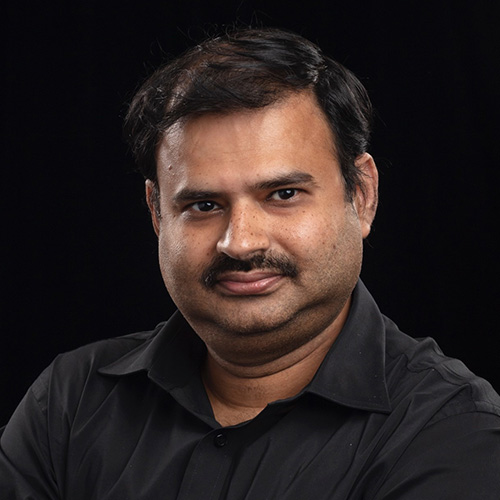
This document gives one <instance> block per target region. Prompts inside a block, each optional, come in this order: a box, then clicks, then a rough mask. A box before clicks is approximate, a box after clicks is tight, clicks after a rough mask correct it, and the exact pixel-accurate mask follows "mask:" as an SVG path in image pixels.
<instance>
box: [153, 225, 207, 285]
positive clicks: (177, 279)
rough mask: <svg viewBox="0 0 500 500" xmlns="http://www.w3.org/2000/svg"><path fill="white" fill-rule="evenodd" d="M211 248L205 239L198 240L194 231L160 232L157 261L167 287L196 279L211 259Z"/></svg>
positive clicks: (173, 229) (172, 230)
mask: <svg viewBox="0 0 500 500" xmlns="http://www.w3.org/2000/svg"><path fill="white" fill-rule="evenodd" d="M212 246H213V245H211V242H210V241H209V239H208V238H207V237H203V238H200V237H199V235H198V234H197V233H196V232H195V231H190V232H187V231H185V232H181V234H179V232H178V231H175V228H172V229H171V230H163V231H161V233H160V237H159V260H160V268H161V272H162V275H163V278H164V280H165V283H166V284H167V286H168V285H172V284H174V283H176V284H182V283H183V282H185V281H187V280H192V279H193V277H194V278H196V279H197V277H199V276H200V273H201V272H202V271H203V270H204V269H205V266H206V265H207V263H208V262H210V260H211V259H212V258H213V257H212V255H213V254H212V251H211V247H212Z"/></svg>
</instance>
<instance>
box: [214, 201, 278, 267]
mask: <svg viewBox="0 0 500 500" xmlns="http://www.w3.org/2000/svg"><path fill="white" fill-rule="evenodd" d="M267 225H268V223H267V221H266V216H265V214H264V213H263V212H262V210H261V209H259V207H251V206H249V205H247V204H246V205H245V206H240V207H233V208H232V209H231V211H230V214H229V217H228V222H227V225H226V226H225V228H224V232H223V233H222V235H221V237H220V239H219V241H218V242H217V251H218V252H220V253H224V254H226V255H227V256H228V257H232V258H233V259H238V260H246V259H248V258H250V257H252V256H253V255H255V254H259V253H263V252H265V251H266V250H268V249H269V246H270V237H269V229H268V227H267Z"/></svg>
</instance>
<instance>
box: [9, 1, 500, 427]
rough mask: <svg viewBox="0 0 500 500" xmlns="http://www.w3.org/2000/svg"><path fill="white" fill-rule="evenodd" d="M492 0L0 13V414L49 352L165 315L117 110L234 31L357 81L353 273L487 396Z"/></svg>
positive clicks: (493, 150)
mask: <svg viewBox="0 0 500 500" xmlns="http://www.w3.org/2000/svg"><path fill="white" fill-rule="evenodd" d="M487 4H488V6H486V5H487ZM495 4H497V2H485V3H484V4H482V3H481V2H477V1H474V2H473V1H469V2H459V1H456V0H449V1H444V0H437V1H434V2H421V1H419V2H417V1H409V0H408V1H404V0H400V1H397V2H392V3H391V2H385V1H378V2H377V1H372V2H369V1H365V2H362V1H356V0H350V1H342V2H339V1H335V0H330V1H328V2H327V1H314V0H309V1H307V2H303V3H297V4H295V3H293V2H290V1H288V2H284V1H283V2H264V1H253V2H252V1H250V0H238V1H235V2H227V1H226V2H224V1H222V0H220V1H218V2H212V1H209V0H205V1H202V0H199V1H194V0H184V1H183V2H179V1H177V2H174V1H173V0H171V1H162V2H160V1H150V2H145V1H144V2H138V1H136V2H133V1H131V2H129V3H127V2H115V1H107V2H105V1H99V2H98V1H94V0H87V1H85V2H83V1H81V2H80V1H76V0H74V1H64V2H63V1H61V2H58V3H57V2H50V1H48V2H34V1H33V2H14V1H13V0H10V2H9V3H8V4H7V5H6V6H5V5H4V7H3V8H2V11H3V14H2V18H3V20H2V23H3V24H4V26H3V27H2V30H1V37H2V84H3V87H4V88H3V90H2V96H1V98H2V104H1V108H2V132H1V140H2V147H1V166H2V200H3V201H4V202H5V204H4V209H3V211H2V223H3V224H2V226H3V230H2V246H1V248H2V265H1V273H2V274H1V281H2V285H3V294H2V304H3V308H2V309H3V310H2V314H1V325H2V326H1V344H0V345H1V347H0V349H1V351H0V356H1V357H0V367H1V392H0V394H1V403H0V407H1V408H0V410H1V414H0V422H4V421H5V420H6V419H7V417H8V415H9V414H10V413H11V412H12V411H13V409H14V407H15V405H16V403H17V402H18V401H19V400H20V398H21V397H22V395H23V394H24V392H25V391H26V389H27V388H28V386H29V384H30V383H31V382H32V380H33V379H34V378H35V377H36V375H37V374H38V373H39V372H40V371H41V370H42V369H43V368H44V367H45V366H46V365H47V364H48V363H50V361H51V360H52V359H53V357H54V356H55V355H56V354H57V353H58V352H61V351H65V350H68V349H72V348H74V347H77V346H78V345H81V344H83V343H88V342H91V341H94V340H97V339H101V338H105V337H109V336H114V335H119V334H124V333H129V332H132V331H135V330H139V329H147V328H150V327H153V326H154V325H155V324H156V323H157V322H159V321H161V320H162V319H165V318H166V317H167V316H168V315H169V313H170V311H171V310H172V305H171V303H170V301H169V299H168V296H167V294H166V292H165V291H164V288H163V284H162V281H161V278H160V274H159V271H158V268H157V263H156V241H155V236H154V234H153V231H152V229H151V227H150V223H149V219H148V215H147V212H146V210H145V207H144V202H143V182H142V179H141V178H140V177H139V176H138V174H135V173H134V171H133V164H132V160H131V157H130V155H129V154H128V152H127V148H126V146H125V144H124V143H123V141H122V139H121V118H122V116H123V112H124V103H125V102H126V101H127V100H128V99H129V98H130V96H131V93H132V91H133V89H134V88H135V87H136V84H137V83H138V82H139V81H140V80H141V79H143V78H144V77H145V76H146V75H147V74H148V73H149V72H150V69H151V68H152V67H154V66H156V65H157V64H158V63H159V62H160V61H161V60H162V59H163V58H164V57H165V56H169V55H175V54H178V53H179V52H180V51H182V50H184V49H185V48H186V47H188V46H190V45H191V44H192V43H193V41H196V40H199V39H200V38H201V37H202V36H203V35H204V33H206V32H208V33H213V32H214V31H216V29H217V28H218V29H220V28H221V27H223V26H224V25H227V24H231V23H233V22H234V21H239V22H240V23H241V24H244V25H248V24H249V23H252V24H254V25H255V24H257V25H259V24H261V25H264V26H277V27H284V28H288V29H292V30H295V31H298V32H300V33H302V34H303V35H305V36H306V37H308V38H310V39H312V40H313V41H316V42H318V43H319V44H320V45H321V46H322V47H323V48H324V49H325V51H326V52H328V53H329V54H330V55H332V56H333V57H334V58H336V59H338V60H340V61H341V62H343V63H344V64H345V65H347V66H348V67H349V68H351V69H352V70H353V71H354V72H355V73H356V74H357V75H358V76H359V77H360V78H361V79H362V81H363V82H364V83H365V85H366V86H367V88H368V89H369V91H370V94H371V96H372V99H373V102H374V105H375V107H376V109H377V119H376V124H375V133H374V138H373V145H372V149H371V151H372V153H373V154H374V156H375V158H376V160H377V163H378V165H379V168H380V171H381V203H380V209H379V213H378V217H377V219H376V223H375V226H374V231H373V234H372V235H371V236H370V239H369V242H368V243H367V245H366V252H365V264H364V269H363V275H362V276H363V279H364V281H365V283H367V285H368V287H369V288H370V289H371V291H372V293H373V294H374V296H375V297H376V299H377V301H378V302H379V305H380V307H381V309H382V310H383V311H384V312H385V313H386V314H388V315H389V316H391V317H392V318H393V319H394V320H395V321H396V322H397V323H398V324H399V325H400V327H401V328H402V329H403V330H405V331H406V332H408V333H410V334H411V335H414V336H424V335H431V336H433V337H435V338H436V339H437V340H438V342H439V343H440V344H441V346H442V348H443V349H444V350H445V351H446V352H447V353H448V354H449V355H452V356H456V357H459V358H461V359H463V360H464V361H465V362H466V363H467V364H468V365H469V367H470V368H471V369H472V370H473V371H475V372H476V373H478V374H480V375H482V376H484V377H486V378H488V379H489V380H490V381H491V382H492V383H493V385H494V386H495V387H496V388H497V390H499V389H500V367H499V363H498V360H499V356H498V353H497V335H498V327H497V321H496V316H497V314H498V311H497V309H496V307H497V300H498V295H497V291H496V289H497V285H496V281H497V280H498V277H499V264H498V258H497V246H498V245H497V238H498V237H497V234H496V233H497V230H496V223H497V217H498V215H499V210H498V208H499V206H498V197H499V190H498V185H499V181H500V175H499V169H498V161H497V157H498V153H497V149H498V142H499V141H498V136H499V132H500V126H499V123H498V117H499V111H500V110H499V104H498V101H499V92H500V90H499V89H500V35H499V34H498V28H497V22H498V18H499V11H498V8H496V7H493V5H495Z"/></svg>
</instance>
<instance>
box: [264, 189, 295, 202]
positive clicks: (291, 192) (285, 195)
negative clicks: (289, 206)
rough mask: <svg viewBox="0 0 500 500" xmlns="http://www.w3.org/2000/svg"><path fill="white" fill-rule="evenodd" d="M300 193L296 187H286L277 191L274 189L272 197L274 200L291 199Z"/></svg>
mask: <svg viewBox="0 0 500 500" xmlns="http://www.w3.org/2000/svg"><path fill="white" fill-rule="evenodd" d="M297 193H298V189H295V188H286V189H278V190H277V191H274V192H273V193H272V194H271V196H270V199H272V200H289V199H290V198H293V197H294V196H296V195H297Z"/></svg>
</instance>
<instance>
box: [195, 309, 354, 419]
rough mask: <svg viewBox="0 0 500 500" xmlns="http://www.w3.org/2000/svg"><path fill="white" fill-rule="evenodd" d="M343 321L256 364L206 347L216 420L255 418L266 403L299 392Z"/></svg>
mask: <svg viewBox="0 0 500 500" xmlns="http://www.w3.org/2000/svg"><path fill="white" fill-rule="evenodd" d="M343 319H345V318H343ZM339 323H340V325H339ZM343 323H344V321H340V322H336V325H335V327H333V326H334V325H332V328H329V329H327V330H325V331H324V332H322V333H321V334H320V335H318V336H316V337H314V338H313V339H312V340H310V341H309V342H307V343H306V344H304V345H302V346H300V347H299V348H298V349H296V350H294V351H292V352H290V353H288V354H286V355H285V356H282V357H279V358H277V359H274V360H271V361H269V362H266V363H264V364H259V365H256V366H248V365H244V366H241V365H238V364H234V363H231V362H228V361H227V360H225V359H222V358H220V357H218V356H217V354H216V353H215V352H213V351H211V350H210V348H208V354H207V359H206V362H205V366H204V369H203V380H204V384H205V388H206V391H207V394H208V397H209V399H210V403H211V405H212V409H213V412H214V415H215V419H216V420H217V421H218V422H219V423H220V424H221V425H223V426H227V425H236V424H238V423H241V422H244V421H247V420H250V419H252V418H254V417H255V416H256V415H258V414H259V413H260V412H261V411H262V410H263V409H264V408H265V407H266V406H267V404H269V403H271V402H273V401H277V400H280V399H286V398H289V397H292V396H295V395H296V394H298V393H299V392H300V391H301V390H302V389H303V388H304V387H306V386H307V385H308V384H309V383H310V382H311V380H312V379H313V377H314V375H315V374H316V372H317V370H318V368H319V366H320V364H321V363H322V361H323V359H324V358H325V356H326V354H327V352H328V351H329V349H330V347H331V346H332V344H333V343H334V342H335V339H336V338H337V336H338V334H339V333H340V330H341V326H342V325H343Z"/></svg>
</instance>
